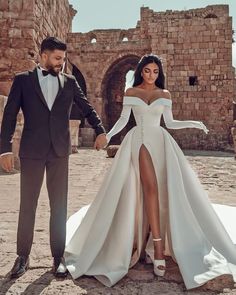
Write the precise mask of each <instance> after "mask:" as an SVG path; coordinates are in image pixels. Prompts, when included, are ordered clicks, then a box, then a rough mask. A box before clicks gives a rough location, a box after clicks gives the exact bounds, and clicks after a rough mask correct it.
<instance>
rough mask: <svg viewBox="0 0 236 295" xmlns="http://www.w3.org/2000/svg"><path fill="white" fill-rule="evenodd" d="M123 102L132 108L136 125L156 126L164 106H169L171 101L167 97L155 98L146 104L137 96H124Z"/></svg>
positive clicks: (158, 123)
mask: <svg viewBox="0 0 236 295" xmlns="http://www.w3.org/2000/svg"><path fill="white" fill-rule="evenodd" d="M123 104H124V105H129V106H130V107H131V108H132V110H133V114H134V117H135V121H136V124H137V126H141V125H145V126H157V125H160V120H161V116H162V114H163V111H164V108H165V106H169V107H171V104H172V101H171V100H170V99H167V98H157V99H155V100H153V101H152V102H151V103H150V104H147V103H146V102H145V101H144V100H143V99H141V98H139V97H135V96H132V97H131V96H125V97H124V102H123Z"/></svg>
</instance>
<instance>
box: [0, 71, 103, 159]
mask: <svg viewBox="0 0 236 295" xmlns="http://www.w3.org/2000/svg"><path fill="white" fill-rule="evenodd" d="M59 82H60V83H59V91H58V93H57V96H56V99H55V102H54V104H53V106H52V109H51V110H49V108H48V106H47V103H46V101H45V98H44V96H43V94H42V91H41V88H40V85H39V80H38V75H37V69H34V70H33V71H27V72H24V73H20V74H18V75H16V77H15V79H14V81H13V84H12V87H11V91H10V94H9V96H8V101H7V104H6V107H5V109H4V114H3V120H2V126H1V134H0V153H1V154H2V153H5V152H11V151H12V137H13V134H14V131H15V127H16V118H17V114H18V112H19V110H20V108H21V109H22V112H23V115H24V128H23V132H22V137H21V143H20V150H19V156H20V157H21V158H31V159H42V158H44V157H45V156H46V155H47V153H48V151H49V149H50V147H51V145H52V146H53V147H54V150H55V152H56V154H57V155H58V157H65V156H68V155H69V154H70V152H71V143H70V131H69V117H70V112H71V108H72V104H73V102H75V103H76V104H77V105H78V107H79V108H80V109H81V111H82V113H83V114H84V116H85V118H87V120H88V122H89V124H90V125H91V126H92V127H93V128H94V130H95V132H96V134H97V135H98V134H101V133H104V132H105V129H104V127H103V125H102V123H101V120H100V118H99V117H98V115H97V113H96V111H95V110H94V108H93V107H92V106H91V105H90V104H89V102H88V101H87V99H86V97H85V96H84V94H83V92H82V90H81V88H80V87H79V85H78V83H77V81H76V79H75V77H74V76H71V75H67V74H59Z"/></svg>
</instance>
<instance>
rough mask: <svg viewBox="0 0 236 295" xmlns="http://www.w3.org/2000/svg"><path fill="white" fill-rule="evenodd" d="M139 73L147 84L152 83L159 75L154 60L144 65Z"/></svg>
mask: <svg viewBox="0 0 236 295" xmlns="http://www.w3.org/2000/svg"><path fill="white" fill-rule="evenodd" d="M141 75H142V77H143V80H144V82H145V83H147V84H154V83H155V81H156V79H157V78H158V75H159V67H158V65H157V64H156V63H155V62H152V63H149V64H147V65H145V66H144V67H143V69H142V72H141Z"/></svg>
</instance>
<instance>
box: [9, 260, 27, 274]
mask: <svg viewBox="0 0 236 295" xmlns="http://www.w3.org/2000/svg"><path fill="white" fill-rule="evenodd" d="M28 268H29V256H27V257H25V256H18V257H17V258H16V261H15V263H14V265H13V267H12V269H11V272H10V277H11V279H15V278H19V277H21V276H22V275H23V274H24V273H25V272H26V271H27V269H28Z"/></svg>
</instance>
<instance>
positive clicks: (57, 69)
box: [47, 65, 62, 75]
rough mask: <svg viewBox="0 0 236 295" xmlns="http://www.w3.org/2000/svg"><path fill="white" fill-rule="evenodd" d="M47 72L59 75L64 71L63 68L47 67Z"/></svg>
mask: <svg viewBox="0 0 236 295" xmlns="http://www.w3.org/2000/svg"><path fill="white" fill-rule="evenodd" d="M47 70H48V71H49V72H50V71H51V72H54V73H55V74H56V75H58V74H59V72H60V71H61V70H62V67H61V66H60V67H59V66H55V67H54V66H52V65H47Z"/></svg>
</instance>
